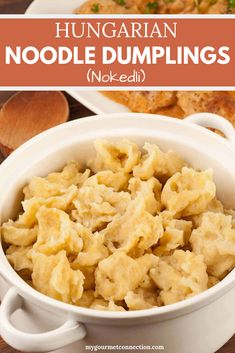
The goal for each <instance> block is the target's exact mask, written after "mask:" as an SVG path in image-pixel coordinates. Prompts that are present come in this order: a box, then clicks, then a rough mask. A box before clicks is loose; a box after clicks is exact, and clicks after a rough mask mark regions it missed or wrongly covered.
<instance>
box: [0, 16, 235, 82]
mask: <svg viewBox="0 0 235 353" xmlns="http://www.w3.org/2000/svg"><path fill="white" fill-rule="evenodd" d="M234 33H235V18H233V17H231V18H228V17H227V18H223V17H220V18H216V17H214V18H213V17H211V18H202V17H198V18H190V19H189V18H179V17H178V18H177V17H176V18H169V17H167V18H162V17H160V18H159V17H157V16H155V17H152V16H151V17H141V18H137V17H135V16H133V17H128V18H125V17H123V18H120V17H119V18H113V17H107V16H106V17H105V18H104V17H102V18H100V17H93V18H87V17H82V16H79V17H71V18H1V19H0V36H1V37H0V38H1V40H0V73H1V74H0V86H1V88H2V89H3V88H6V87H7V88H9V87H21V88H24V87H60V88H61V87H76V88H77V87H91V88H93V89H94V88H99V89H101V88H102V87H104V88H106V87H143V88H144V87H162V88H164V87H195V86H200V87H206V86H224V87H225V86H226V87H235V77H234V73H235V41H234Z"/></svg>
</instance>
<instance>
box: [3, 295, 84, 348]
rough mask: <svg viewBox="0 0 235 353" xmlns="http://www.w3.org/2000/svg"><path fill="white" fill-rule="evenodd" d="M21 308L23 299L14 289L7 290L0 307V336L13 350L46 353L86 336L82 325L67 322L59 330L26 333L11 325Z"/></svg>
mask: <svg viewBox="0 0 235 353" xmlns="http://www.w3.org/2000/svg"><path fill="white" fill-rule="evenodd" d="M22 307H23V298H22V297H21V296H20V295H19V294H18V293H17V291H16V289H15V288H11V289H9V291H8V292H7V294H6V295H5V297H4V299H3V301H2V304H1V307H0V334H1V336H2V338H3V339H4V340H5V341H6V342H7V343H8V344H9V345H10V346H12V347H13V348H15V349H17V350H20V351H23V352H48V351H51V350H56V349H59V348H61V347H64V346H66V345H68V344H70V343H74V342H76V341H79V340H81V339H83V338H84V337H85V336H86V330H85V328H84V326H83V325H82V324H79V323H78V322H76V321H74V320H70V319H69V320H67V321H66V322H65V323H64V324H63V325H62V326H60V327H59V328H57V329H55V330H53V331H48V332H45V333H36V334H34V333H26V332H23V331H20V330H19V329H17V328H16V327H14V326H13V324H12V323H11V319H10V317H11V315H12V314H13V313H14V312H15V311H16V310H17V309H20V308H22Z"/></svg>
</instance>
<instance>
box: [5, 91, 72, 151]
mask: <svg viewBox="0 0 235 353" xmlns="http://www.w3.org/2000/svg"><path fill="white" fill-rule="evenodd" d="M68 116H69V106H68V102H67V100H66V98H65V96H64V95H63V94H62V93H61V92H57V91H55V92H54V91H53V92H49V91H43V92H19V93H16V94H15V95H14V96H12V97H11V98H10V99H9V100H8V101H7V102H6V103H5V104H4V105H3V107H2V109H1V111H0V150H1V152H2V154H3V155H4V156H5V157H6V156H8V155H9V154H10V153H11V152H12V151H14V150H15V149H16V148H17V147H19V146H20V145H22V144H23V143H24V142H25V141H27V140H29V139H30V138H31V137H33V136H35V135H37V134H39V133H40V132H42V131H45V130H47V129H49V128H51V127H53V126H56V125H59V124H61V123H64V122H65V121H66V120H67V119H68Z"/></svg>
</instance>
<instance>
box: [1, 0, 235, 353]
mask: <svg viewBox="0 0 235 353" xmlns="http://www.w3.org/2000/svg"><path fill="white" fill-rule="evenodd" d="M48 1H56V0H48ZM57 1H62V0H57ZM64 1H66V0H64ZM31 2H32V0H0V14H17V13H18V14H20V13H24V11H25V10H26V8H27V7H28V5H29V4H30V3H31ZM11 94H12V92H0V105H1V104H3V103H4V102H5V101H6V99H7V98H8V97H10V96H11ZM67 98H68V100H69V105H70V119H71V120H72V119H77V118H82V117H85V116H89V115H93V113H92V112H91V111H89V110H88V109H87V108H85V107H84V106H83V105H82V104H80V103H78V102H77V101H75V100H74V99H73V98H71V97H69V96H67ZM2 160H3V156H1V155H0V162H1V161H2ZM0 353H17V352H16V350H14V349H12V348H11V347H9V346H8V345H7V344H6V343H4V341H3V340H1V338H0ZM176 353H178V352H176ZM189 353H190V352H189ZM198 353H200V352H198ZM217 353H235V335H234V336H233V338H232V339H231V340H230V341H229V342H228V343H227V344H226V345H225V346H224V347H223V348H221V349H220V350H219V351H218V352H217Z"/></svg>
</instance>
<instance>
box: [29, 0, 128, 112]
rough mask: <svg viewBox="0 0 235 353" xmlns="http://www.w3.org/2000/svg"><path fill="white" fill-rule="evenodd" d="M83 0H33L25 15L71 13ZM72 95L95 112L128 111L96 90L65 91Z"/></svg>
mask: <svg viewBox="0 0 235 353" xmlns="http://www.w3.org/2000/svg"><path fill="white" fill-rule="evenodd" d="M84 1H85V0H60V1H55V0H34V1H33V2H32V3H31V5H30V6H29V7H28V9H27V11H26V14H27V15H61V14H62V15H68V14H70V15H71V14H72V13H73V11H74V9H75V8H76V7H79V5H81V4H82V3H83V2H84ZM67 92H68V93H69V94H70V95H71V96H72V97H74V98H75V99H76V100H78V101H79V102H80V103H82V104H83V105H84V106H86V107H87V108H88V109H90V110H91V111H93V112H94V113H96V114H110V113H113V112H120V113H123V112H129V111H130V110H129V109H128V108H127V107H125V106H124V105H123V104H119V103H116V102H114V101H112V99H109V98H107V97H105V96H104V95H103V94H101V93H99V92H97V91H77V90H69V91H67Z"/></svg>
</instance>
